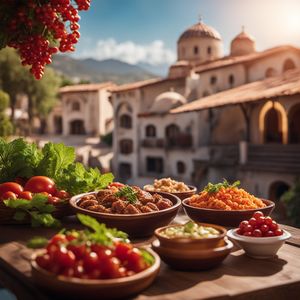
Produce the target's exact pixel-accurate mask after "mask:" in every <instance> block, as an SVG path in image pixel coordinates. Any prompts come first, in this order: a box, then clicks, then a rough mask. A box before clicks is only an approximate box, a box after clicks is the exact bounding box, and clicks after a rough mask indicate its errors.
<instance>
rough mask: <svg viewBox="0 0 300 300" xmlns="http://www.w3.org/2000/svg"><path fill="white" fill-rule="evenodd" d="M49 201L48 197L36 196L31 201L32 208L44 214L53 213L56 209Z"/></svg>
mask: <svg viewBox="0 0 300 300" xmlns="http://www.w3.org/2000/svg"><path fill="white" fill-rule="evenodd" d="M47 201H48V198H47V196H45V195H43V194H36V195H35V196H34V197H33V198H32V200H31V208H36V209H37V210H38V211H40V212H42V213H51V212H53V211H54V210H55V207H54V205H52V204H47Z"/></svg>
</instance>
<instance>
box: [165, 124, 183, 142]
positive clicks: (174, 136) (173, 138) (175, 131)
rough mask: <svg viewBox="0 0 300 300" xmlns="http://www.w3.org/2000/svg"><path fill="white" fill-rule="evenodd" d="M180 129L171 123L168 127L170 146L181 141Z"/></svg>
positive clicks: (167, 134)
mask: <svg viewBox="0 0 300 300" xmlns="http://www.w3.org/2000/svg"><path fill="white" fill-rule="evenodd" d="M179 135H180V129H179V127H178V126H177V125H175V124H171V125H169V126H167V127H166V139H167V145H168V146H170V147H173V146H177V145H178V142H179Z"/></svg>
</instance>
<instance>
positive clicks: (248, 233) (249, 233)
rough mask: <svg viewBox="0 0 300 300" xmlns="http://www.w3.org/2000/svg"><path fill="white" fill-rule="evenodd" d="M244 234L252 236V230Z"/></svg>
mask: <svg viewBox="0 0 300 300" xmlns="http://www.w3.org/2000/svg"><path fill="white" fill-rule="evenodd" d="M243 235H244V236H252V232H251V231H246V232H244V234H243Z"/></svg>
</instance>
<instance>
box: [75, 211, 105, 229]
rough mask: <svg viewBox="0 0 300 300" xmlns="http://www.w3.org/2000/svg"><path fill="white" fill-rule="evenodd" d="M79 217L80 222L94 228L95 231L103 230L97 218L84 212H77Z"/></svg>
mask: <svg viewBox="0 0 300 300" xmlns="http://www.w3.org/2000/svg"><path fill="white" fill-rule="evenodd" d="M77 218H78V220H79V221H80V223H81V224H83V225H85V226H86V227H89V228H91V229H93V230H94V231H100V230H101V225H100V223H99V222H98V221H97V220H96V219H94V218H92V217H90V216H88V215H83V214H77Z"/></svg>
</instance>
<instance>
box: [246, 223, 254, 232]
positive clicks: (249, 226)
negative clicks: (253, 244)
mask: <svg viewBox="0 0 300 300" xmlns="http://www.w3.org/2000/svg"><path fill="white" fill-rule="evenodd" d="M247 231H250V232H252V231H253V226H251V225H250V224H248V225H246V226H245V227H244V232H247Z"/></svg>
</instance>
